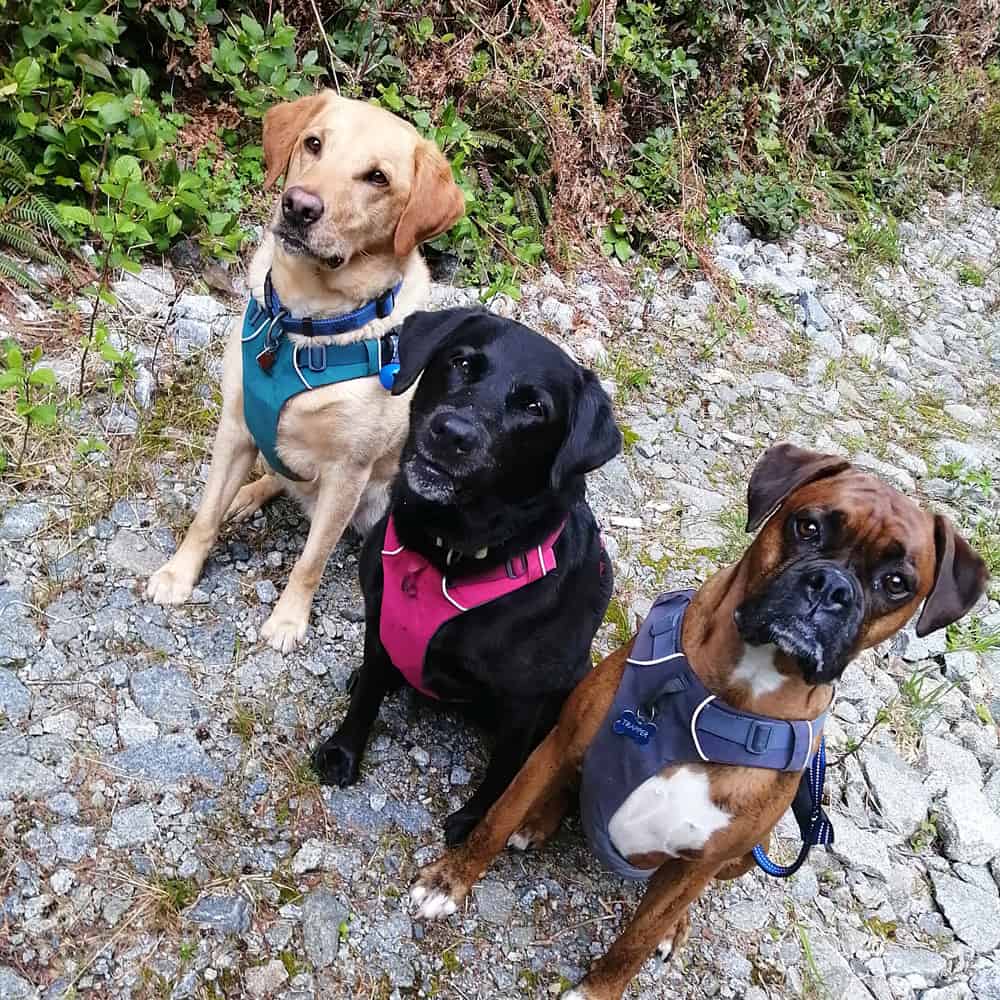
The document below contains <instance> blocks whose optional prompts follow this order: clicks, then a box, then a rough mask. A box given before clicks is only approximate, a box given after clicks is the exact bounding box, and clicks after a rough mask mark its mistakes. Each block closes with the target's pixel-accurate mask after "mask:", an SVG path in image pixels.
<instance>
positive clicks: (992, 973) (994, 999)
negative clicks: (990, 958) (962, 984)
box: [969, 964, 1000, 1000]
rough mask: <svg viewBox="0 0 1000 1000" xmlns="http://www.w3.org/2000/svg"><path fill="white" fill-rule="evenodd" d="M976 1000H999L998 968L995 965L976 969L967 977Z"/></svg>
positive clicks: (999, 969)
mask: <svg viewBox="0 0 1000 1000" xmlns="http://www.w3.org/2000/svg"><path fill="white" fill-rule="evenodd" d="M969 986H971V987H972V994H973V996H975V998H976V1000H1000V968H998V967H997V965H996V964H991V965H988V966H986V968H984V969H978V970H976V972H974V973H973V974H972V975H971V976H970V977H969Z"/></svg>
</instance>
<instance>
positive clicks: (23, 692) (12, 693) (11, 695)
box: [0, 669, 31, 722]
mask: <svg viewBox="0 0 1000 1000" xmlns="http://www.w3.org/2000/svg"><path fill="white" fill-rule="evenodd" d="M30 711H31V692H30V691H29V690H28V689H27V688H26V687H25V686H24V685H23V684H22V683H21V682H20V681H19V680H18V679H17V674H15V673H14V671H13V670H3V669H0V722H2V721H3V720H4V719H6V720H7V721H8V722H20V721H21V720H22V719H26V718H27V717H28V713H29V712H30Z"/></svg>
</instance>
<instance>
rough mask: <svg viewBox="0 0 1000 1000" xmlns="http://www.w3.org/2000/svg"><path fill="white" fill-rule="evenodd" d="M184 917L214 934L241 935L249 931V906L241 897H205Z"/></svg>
mask: <svg viewBox="0 0 1000 1000" xmlns="http://www.w3.org/2000/svg"><path fill="white" fill-rule="evenodd" d="M185 917H186V918H187V919H188V920H190V921H191V922H192V923H195V924H200V925H201V926H202V927H208V928H211V929H212V930H213V931H215V933H216V934H243V933H245V932H246V931H248V930H249V929H250V904H249V903H247V901H246V900H245V899H244V898H243V897H242V896H206V897H205V898H204V899H202V900H199V901H198V902H197V903H196V904H195V905H194V906H193V907H191V909H189V910H188V911H187V913H186V914H185Z"/></svg>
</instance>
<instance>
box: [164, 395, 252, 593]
mask: <svg viewBox="0 0 1000 1000" xmlns="http://www.w3.org/2000/svg"><path fill="white" fill-rule="evenodd" d="M242 405H243V403H242V399H238V400H237V401H236V402H235V403H233V404H232V405H231V406H230V407H229V408H223V411H222V418H221V420H220V421H219V429H218V431H216V434H215V444H214V445H213V447H212V464H211V467H210V468H209V472H208V481H207V482H206V483H205V490H204V493H203V494H202V497H201V503H200V504H199V505H198V513H197V514H195V518H194V521H192V522H191V527H190V528H188V530H187V534H186V535H185V536H184V541H183V542H181V544H180V547H179V548H178V549H177V551H176V552H175V553H174V555H173V556H172V557H171V558H170V560H169V561H168V562H167V563H166V564H165V565H163V566H161V567H160V569H158V570H157V571H156V572H155V573H154V574H153V575H152V576H151V577H150V578H149V583H147V585H146V596H147V597H149V598H150V600H152V601H153V603H154V604H183V603H184V602H185V601H186V600H187V599H188V598H189V597H190V596H191V591H192V590H193V589H194V585H195V584H196V583H197V582H198V577H199V576H201V568H202V566H203V565H204V564H205V557H206V556H207V555H208V552H209V550H210V549H211V547H212V545H213V544H214V543H215V539H216V538H217V537H218V535H219V525H220V524H221V523H222V517H223V514H224V513H225V512H226V510H227V508H228V507H229V504H230V503H231V502H232V499H233V497H235V496H236V491H237V490H238V489H239V488H240V485H241V484H242V483H243V480H244V479H246V477H247V473H248V472H249V471H250V468H251V466H252V465H253V463H254V460H255V459H256V457H257V446H256V445H255V444H254V440H253V438H252V437H251V436H250V432H249V431H248V430H247V428H246V424H245V423H244V421H243V413H242ZM237 406H238V407H240V408H241V409H240V410H239V412H237V410H236V407H237Z"/></svg>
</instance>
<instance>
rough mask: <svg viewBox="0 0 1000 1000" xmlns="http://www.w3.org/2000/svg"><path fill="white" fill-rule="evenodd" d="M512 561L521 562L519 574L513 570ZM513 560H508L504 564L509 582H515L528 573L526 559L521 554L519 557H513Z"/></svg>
mask: <svg viewBox="0 0 1000 1000" xmlns="http://www.w3.org/2000/svg"><path fill="white" fill-rule="evenodd" d="M514 559H520V561H521V571H520V572H517V571H516V570H515V569H514ZM514 559H508V560H507V562H506V569H507V577H508V578H509V579H511V580H517V579H519V578H520V577H522V576H524V574H525V573H527V572H528V557H527V556H526V555H525V554H524V553H523V552H522V553H521V555H519V556H515V557H514Z"/></svg>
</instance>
